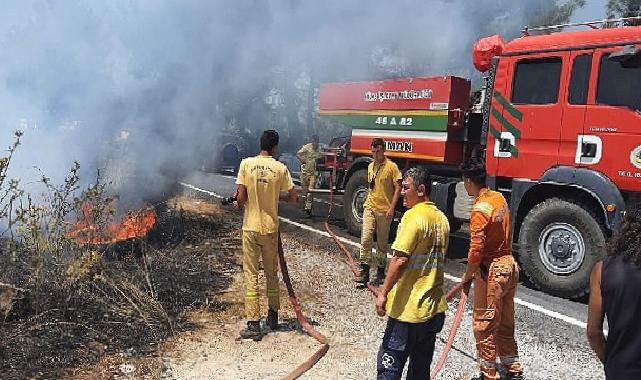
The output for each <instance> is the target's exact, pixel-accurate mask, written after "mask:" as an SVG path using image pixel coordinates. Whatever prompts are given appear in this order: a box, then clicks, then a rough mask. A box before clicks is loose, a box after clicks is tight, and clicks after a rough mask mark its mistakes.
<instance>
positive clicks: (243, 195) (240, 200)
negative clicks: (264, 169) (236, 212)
mask: <svg viewBox="0 0 641 380" xmlns="http://www.w3.org/2000/svg"><path fill="white" fill-rule="evenodd" d="M245 203H247V187H245V185H237V187H236V201H235V202H234V206H235V207H236V208H239V209H240V208H243V207H244V206H245Z"/></svg>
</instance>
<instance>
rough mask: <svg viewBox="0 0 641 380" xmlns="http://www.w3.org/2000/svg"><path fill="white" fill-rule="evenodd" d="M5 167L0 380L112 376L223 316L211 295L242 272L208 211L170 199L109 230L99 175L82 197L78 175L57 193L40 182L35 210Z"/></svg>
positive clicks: (226, 232)
mask: <svg viewBox="0 0 641 380" xmlns="http://www.w3.org/2000/svg"><path fill="white" fill-rule="evenodd" d="M15 146H16V147H17V144H16V145H15ZM1 163H2V165H0V174H1V175H2V176H0V211H3V213H2V214H1V215H0V220H2V221H4V223H6V224H8V225H9V227H10V229H9V230H7V231H8V232H5V234H4V236H3V235H0V268H2V270H1V271H0V318H1V319H0V374H1V375H0V378H3V379H24V378H62V377H67V376H70V375H73V374H76V375H78V374H80V375H82V373H83V371H84V370H83V368H94V369H95V368H96V367H95V366H96V365H98V366H99V367H100V366H101V365H102V363H105V364H104V366H105V368H104V371H103V372H104V373H103V374H102V376H94V375H93V374H92V373H91V372H89V373H88V374H87V377H91V378H96V377H98V378H99V377H112V376H110V375H109V371H115V372H118V370H117V369H115V370H113V369H110V368H111V367H109V366H108V364H106V363H108V362H109V361H110V358H113V357H117V356H118V355H122V354H123V353H129V354H130V353H135V355H142V356H145V355H151V356H153V355H155V349H154V347H156V345H157V344H158V343H159V342H161V341H163V340H164V339H166V338H167V337H169V336H171V335H172V334H174V333H175V332H178V331H184V330H189V329H192V328H193V326H192V324H191V322H190V319H189V314H190V313H191V312H192V311H194V310H216V311H220V310H224V309H225V308H227V307H228V306H229V304H228V303H225V302H223V301H217V296H216V293H217V292H219V291H220V290H222V289H225V288H226V287H227V286H228V285H229V283H230V282H231V277H230V276H229V272H237V271H238V266H239V264H238V263H237V257H238V254H237V252H238V249H239V248H238V244H239V239H238V237H234V236H233V233H232V231H231V230H230V228H231V227H230V223H229V221H224V220H223V219H222V218H221V213H220V210H219V209H218V208H217V206H216V205H213V204H211V203H208V202H205V201H202V200H193V199H188V198H184V197H179V198H173V199H170V200H169V201H167V202H162V203H158V204H156V205H155V206H154V207H146V208H143V209H141V210H139V211H137V212H131V213H127V214H125V215H124V217H123V218H121V219H120V220H119V221H117V222H116V221H115V220H114V215H115V210H114V207H113V205H114V199H113V197H110V196H108V194H107V191H106V189H107V186H106V184H103V183H102V182H101V180H100V177H99V176H98V177H97V178H96V181H95V182H94V183H93V184H92V185H90V186H89V187H88V188H86V189H85V190H82V191H81V190H80V188H79V184H78V183H79V180H78V175H77V172H78V165H76V166H75V167H74V168H72V170H71V171H70V172H69V175H68V176H67V177H66V178H65V181H64V183H63V184H62V185H60V186H54V185H53V184H52V183H51V181H50V180H49V179H48V178H46V177H44V176H43V178H42V183H43V184H44V185H45V188H46V191H45V192H44V194H43V195H42V197H39V199H40V198H41V199H42V201H41V202H39V203H36V202H34V201H33V200H32V198H31V197H30V196H29V195H24V194H20V193H19V189H18V188H17V186H14V185H15V183H14V182H11V183H12V184H13V185H11V186H10V187H8V186H7V183H9V182H8V181H7V177H6V168H7V167H8V165H9V163H10V157H9V158H8V159H3V160H2V161H1ZM3 184H4V185H3ZM23 195H24V196H23ZM74 215H75V217H74ZM1 233H2V231H0V234H1ZM129 354H127V355H129ZM115 372H114V373H112V375H115V374H116V373H115Z"/></svg>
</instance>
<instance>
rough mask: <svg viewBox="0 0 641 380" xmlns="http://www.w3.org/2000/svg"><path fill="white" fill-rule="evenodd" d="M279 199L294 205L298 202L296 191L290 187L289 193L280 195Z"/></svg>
mask: <svg viewBox="0 0 641 380" xmlns="http://www.w3.org/2000/svg"><path fill="white" fill-rule="evenodd" d="M279 198H280V200H281V201H285V202H289V203H296V202H298V191H296V188H294V187H292V188H291V189H289V191H287V192H282V193H280V197H279Z"/></svg>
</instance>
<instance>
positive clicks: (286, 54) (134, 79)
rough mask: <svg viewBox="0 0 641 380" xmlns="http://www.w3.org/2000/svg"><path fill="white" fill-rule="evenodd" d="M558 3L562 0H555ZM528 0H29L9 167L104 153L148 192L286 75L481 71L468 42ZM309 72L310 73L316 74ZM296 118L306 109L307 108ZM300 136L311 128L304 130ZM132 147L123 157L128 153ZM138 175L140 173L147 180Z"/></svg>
mask: <svg viewBox="0 0 641 380" xmlns="http://www.w3.org/2000/svg"><path fill="white" fill-rule="evenodd" d="M548 3H554V2H553V1H548ZM530 4H531V3H530V2H528V1H526V0H516V1H507V0H498V1H497V0H479V1H476V2H471V1H467V0H439V1H434V0H432V1H428V0H422V1H419V0H397V1H382V0H380V1H365V0H363V1H343V0H327V1H297V0H280V1H276V0H270V1H259V0H246V1H223V0H211V1H205V0H202V1H196V0H180V1H178V0H174V1H151V0H138V1H125V0H110V1H103V2H97V1H89V0H84V1H83V0H67V1H63V2H56V1H50V0H23V1H14V2H5V3H3V12H2V13H1V14H0V51H2V55H1V57H2V58H1V59H0V105H1V107H2V117H0V145H1V146H7V145H9V143H10V141H11V133H12V131H13V130H15V129H24V130H25V135H24V137H23V146H22V147H21V148H20V151H19V152H18V154H17V157H16V161H15V163H14V166H13V169H12V175H13V176H14V177H19V178H21V179H22V181H23V183H30V182H34V181H35V180H36V179H37V178H38V177H39V175H38V173H37V171H35V170H34V169H32V167H33V166H38V167H40V168H42V169H43V171H44V172H45V173H47V174H48V175H50V176H52V177H53V178H54V179H55V178H60V177H61V176H62V175H63V174H64V172H65V171H66V170H67V169H68V168H69V167H70V166H71V164H72V163H73V161H78V162H80V164H81V166H82V167H83V168H84V170H83V175H84V177H85V178H87V179H90V178H91V177H92V175H93V173H94V172H95V169H96V168H99V167H104V166H105V161H106V160H108V159H109V160H111V162H112V163H113V162H117V161H118V160H119V159H121V158H122V159H121V160H120V164H119V165H116V167H118V168H120V169H119V170H120V171H121V172H125V171H126V172H127V173H130V174H128V175H129V176H133V181H134V182H133V183H134V184H135V187H138V191H140V192H143V193H144V192H146V193H151V192H153V191H154V190H158V189H160V188H162V187H163V186H164V185H165V184H166V183H165V182H164V181H165V180H166V179H165V177H167V176H168V178H169V180H170V181H171V180H173V179H174V178H173V174H175V173H176V172H177V171H179V170H182V169H184V168H185V167H190V166H191V167H196V166H198V164H199V162H200V161H201V160H202V158H203V156H204V155H210V154H213V153H214V152H215V151H216V150H217V146H216V141H215V133H216V131H219V130H220V129H221V128H222V126H223V125H224V123H225V121H226V120H225V117H227V116H229V113H230V112H232V111H233V112H234V113H235V115H239V117H241V118H243V117H244V118H246V120H242V121H241V123H244V124H245V125H243V127H245V128H247V127H248V125H249V124H252V125H251V128H252V129H253V130H256V131H258V130H260V129H263V126H262V125H255V124H259V123H260V120H262V119H261V118H260V117H259V116H260V115H261V114H262V113H264V112H265V111H264V110H265V109H268V108H269V107H267V106H266V105H265V104H264V100H263V99H264V97H265V96H266V95H268V94H269V93H270V90H271V88H272V87H273V86H274V83H275V81H284V82H287V83H290V84H291V87H292V88H293V89H294V90H293V91H298V90H299V89H297V88H296V86H298V85H297V84H295V82H296V83H297V81H299V82H300V78H301V77H303V78H306V77H310V76H311V79H309V80H311V81H313V83H319V82H324V81H340V80H366V79H381V78H383V77H390V76H401V75H440V74H455V75H460V76H465V77H473V76H475V75H477V74H476V73H475V72H474V71H473V68H472V65H471V46H472V44H473V42H474V41H475V40H476V39H477V38H478V37H481V36H482V35H484V34H493V33H502V34H504V35H508V36H514V35H516V34H517V33H518V31H519V30H520V28H521V27H522V26H523V23H524V22H523V19H524V15H526V14H527V13H528V12H530V11H532V9H534V8H532V5H530ZM306 80H307V79H306ZM298 119H301V117H300V115H299V116H298ZM297 137H298V138H300V137H301V136H297ZM125 157H126V159H125ZM136 180H138V181H136Z"/></svg>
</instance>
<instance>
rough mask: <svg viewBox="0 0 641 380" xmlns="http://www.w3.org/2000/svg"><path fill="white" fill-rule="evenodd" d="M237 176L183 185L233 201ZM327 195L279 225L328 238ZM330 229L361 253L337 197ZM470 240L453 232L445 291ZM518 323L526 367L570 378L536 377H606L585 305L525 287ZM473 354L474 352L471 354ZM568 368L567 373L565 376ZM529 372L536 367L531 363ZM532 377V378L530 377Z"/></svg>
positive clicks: (193, 178) (285, 211) (460, 268)
mask: <svg viewBox="0 0 641 380" xmlns="http://www.w3.org/2000/svg"><path fill="white" fill-rule="evenodd" d="M234 182H235V179H234V177H233V176H228V175H220V174H212V173H200V172H198V173H192V174H190V175H188V176H186V177H185V178H184V179H183V180H182V185H183V187H184V188H185V190H187V191H193V192H195V193H198V194H200V195H203V194H205V195H210V196H212V197H216V198H219V197H221V196H222V197H227V196H230V195H231V194H232V193H233V191H234V189H235V184H234ZM328 199H329V198H328V196H325V195H321V196H318V198H317V199H315V203H314V213H313V216H312V217H311V218H310V217H308V216H307V215H306V214H305V213H304V212H303V211H302V207H303V206H302V202H300V201H299V203H298V204H286V203H281V205H280V216H281V223H282V224H281V226H283V228H287V229H289V228H299V229H304V230H305V231H307V233H308V234H309V237H310V239H329V237H327V234H326V232H325V227H324V222H325V218H326V216H327V210H328V208H329V202H328ZM334 203H335V205H334V207H333V212H332V217H331V218H330V224H331V225H332V229H333V230H334V232H336V234H337V235H339V236H340V237H341V238H342V240H344V242H346V244H347V246H348V248H350V249H352V250H354V251H355V252H356V251H357V248H358V245H359V244H358V243H359V239H358V238H356V237H354V236H351V235H349V233H348V232H347V231H346V229H345V228H344V227H345V226H344V223H343V220H342V213H343V210H342V207H341V205H342V199H341V197H336V198H335V200H334ZM467 248H468V238H467V236H466V234H465V231H460V232H457V233H454V234H453V235H452V236H451V238H450V247H449V250H448V254H447V257H448V261H447V263H446V268H445V272H446V279H447V280H448V281H447V286H453V285H454V284H455V282H456V281H457V280H458V279H459V278H460V276H461V275H462V273H463V272H464V270H465V257H466V254H467ZM515 301H516V320H517V322H516V323H517V326H516V330H517V340H519V344H521V341H526V342H527V344H526V345H524V346H526V347H527V350H528V352H523V350H522V352H521V356H522V357H523V356H526V355H528V356H530V360H528V362H531V363H537V365H536V367H537V369H536V370H535V371H536V372H539V371H545V369H546V368H548V366H551V367H554V368H556V370H554V371H552V372H554V373H555V374H557V376H558V374H559V373H567V375H568V377H556V376H555V377H547V376H546V375H542V376H534V377H533V378H576V377H575V376H578V378H583V379H586V378H590V379H601V378H603V375H602V369H601V365H600V363H599V362H598V360H597V358H596V356H595V355H594V354H592V352H591V350H590V348H589V345H588V343H587V340H586V338H585V322H586V319H587V306H586V305H585V304H584V303H581V302H575V301H570V300H565V299H561V298H557V297H553V296H550V295H548V294H545V293H543V292H540V291H537V290H534V289H530V288H528V287H526V286H524V285H523V284H521V285H520V286H519V288H518V291H517V299H516V300H515ZM471 354H472V355H473V354H474V353H471ZM564 366H567V370H568V372H566V371H565V369H564V368H565V367H564ZM530 367H533V365H532V364H530ZM530 378H532V377H530Z"/></svg>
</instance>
